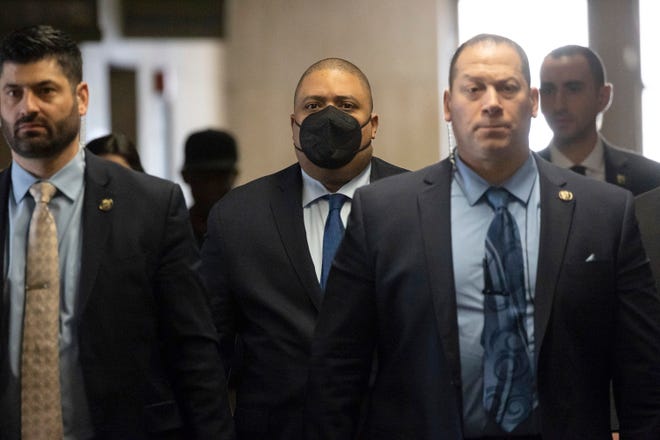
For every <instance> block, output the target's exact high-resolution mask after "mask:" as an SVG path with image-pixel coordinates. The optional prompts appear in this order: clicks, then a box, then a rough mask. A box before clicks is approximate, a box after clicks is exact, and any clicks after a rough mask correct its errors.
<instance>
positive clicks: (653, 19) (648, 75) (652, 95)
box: [639, 0, 660, 161]
mask: <svg viewBox="0 0 660 440" xmlns="http://www.w3.org/2000/svg"><path fill="white" fill-rule="evenodd" d="M657 8H658V6H657V0H639V33H640V35H639V40H640V52H641V54H640V56H641V68H642V84H644V91H643V92H642V144H643V146H644V156H646V157H648V158H650V159H653V160H656V161H660V135H659V134H658V129H657V127H656V124H657V123H658V122H657V121H658V117H659V116H660V112H658V110H657V106H658V101H660V60H658V55H657V50H656V48H655V46H656V42H657V41H658V39H659V38H660V28H658V25H657Z"/></svg>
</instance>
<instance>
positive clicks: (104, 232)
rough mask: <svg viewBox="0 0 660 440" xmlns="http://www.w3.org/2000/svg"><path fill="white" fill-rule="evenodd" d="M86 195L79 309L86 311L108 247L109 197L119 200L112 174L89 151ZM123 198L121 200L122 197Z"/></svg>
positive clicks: (112, 216)
mask: <svg viewBox="0 0 660 440" xmlns="http://www.w3.org/2000/svg"><path fill="white" fill-rule="evenodd" d="M85 158H86V167H85V199H84V201H83V214H82V215H83V218H82V254H81V257H82V258H81V264H80V292H79V298H78V301H79V304H78V306H79V307H80V309H79V310H81V311H83V310H84V309H85V306H86V305H87V300H88V299H89V295H90V293H91V291H92V287H93V286H94V281H95V280H96V276H97V274H98V270H99V265H100V263H101V258H102V257H103V254H104V251H105V248H106V246H105V242H106V240H107V238H108V232H109V231H110V225H111V224H112V221H113V218H114V210H113V209H112V206H110V205H109V203H108V201H110V200H111V201H112V203H113V204H116V203H117V202H118V201H117V200H115V199H114V195H113V193H112V191H111V190H110V188H109V186H110V182H111V178H110V176H109V175H108V174H107V170H106V168H104V167H101V166H99V161H100V160H101V159H98V158H96V157H93V155H91V154H86V155H85ZM119 202H120V201H119Z"/></svg>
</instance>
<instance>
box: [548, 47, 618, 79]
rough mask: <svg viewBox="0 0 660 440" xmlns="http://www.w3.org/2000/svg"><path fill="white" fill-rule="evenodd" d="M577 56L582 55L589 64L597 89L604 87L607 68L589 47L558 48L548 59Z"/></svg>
mask: <svg viewBox="0 0 660 440" xmlns="http://www.w3.org/2000/svg"><path fill="white" fill-rule="evenodd" d="M575 55H582V56H583V57H584V58H585V59H586V60H587V64H589V70H591V75H592V76H593V78H594V83H595V84H596V86H597V87H602V86H604V85H605V82H606V81H607V73H606V72H605V66H604V64H603V60H602V59H601V58H600V56H599V55H598V54H597V53H596V52H594V51H593V50H591V49H589V48H588V47H584V46H578V45H577V44H569V45H567V46H562V47H558V48H557V49H555V50H553V51H552V52H550V53H549V54H548V55H547V56H546V58H547V57H551V58H554V59H557V58H561V57H572V56H575Z"/></svg>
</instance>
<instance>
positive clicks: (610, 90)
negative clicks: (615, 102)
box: [598, 83, 614, 113]
mask: <svg viewBox="0 0 660 440" xmlns="http://www.w3.org/2000/svg"><path fill="white" fill-rule="evenodd" d="M613 97H614V85H612V83H605V84H604V85H603V86H602V87H601V88H600V90H599V91H598V109H599V113H605V112H606V111H607V109H609V108H610V105H611V104H612V98H613Z"/></svg>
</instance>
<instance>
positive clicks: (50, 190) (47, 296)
mask: <svg viewBox="0 0 660 440" xmlns="http://www.w3.org/2000/svg"><path fill="white" fill-rule="evenodd" d="M55 192H56V188H55V187H54V186H53V185H52V184H51V183H49V182H37V183H35V184H33V185H32V186H31V187H30V194H32V197H34V200H35V207H34V211H33V212H32V219H31V220H30V231H29V236H28V246H27V258H26V264H25V312H24V317H23V344H22V351H21V434H22V439H23V440H33V439H34V440H37V439H48V440H53V439H61V438H62V436H63V427H62V400H61V396H60V394H61V389H60V368H59V359H60V351H59V316H60V270H59V257H58V251H57V227H56V225H55V219H54V218H53V215H52V213H51V212H50V209H48V203H49V202H50V200H51V198H52V197H53V195H54V194H55Z"/></svg>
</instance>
